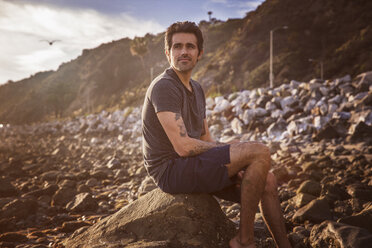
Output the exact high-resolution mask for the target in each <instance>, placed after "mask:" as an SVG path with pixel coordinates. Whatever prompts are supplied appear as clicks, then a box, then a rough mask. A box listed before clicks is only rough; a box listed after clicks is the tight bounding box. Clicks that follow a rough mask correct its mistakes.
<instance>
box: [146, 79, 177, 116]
mask: <svg viewBox="0 0 372 248" xmlns="http://www.w3.org/2000/svg"><path fill="white" fill-rule="evenodd" d="M150 100H151V102H152V105H153V106H154V109H155V113H158V112H162V111H169V112H173V113H181V107H182V93H181V91H180V90H179V89H178V88H177V87H176V86H175V85H174V84H173V83H172V82H171V81H169V80H160V81H159V82H157V83H156V84H155V85H154V87H153V89H152V92H151V96H150Z"/></svg>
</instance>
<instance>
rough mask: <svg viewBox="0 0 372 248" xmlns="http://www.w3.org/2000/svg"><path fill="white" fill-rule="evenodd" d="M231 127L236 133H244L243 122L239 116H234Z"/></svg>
mask: <svg viewBox="0 0 372 248" xmlns="http://www.w3.org/2000/svg"><path fill="white" fill-rule="evenodd" d="M231 129H232V130H233V131H234V133H236V134H242V133H243V123H242V122H241V121H240V120H239V119H238V118H234V119H233V120H232V121H231Z"/></svg>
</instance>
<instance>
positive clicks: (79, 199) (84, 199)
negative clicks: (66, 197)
mask: <svg viewBox="0 0 372 248" xmlns="http://www.w3.org/2000/svg"><path fill="white" fill-rule="evenodd" d="M97 208H98V204H97V201H96V200H95V199H93V198H92V195H91V194H90V193H80V194H78V195H76V196H75V197H74V199H73V200H72V201H71V202H69V203H68V204H67V205H66V209H67V210H68V211H72V212H86V211H96V210H97Z"/></svg>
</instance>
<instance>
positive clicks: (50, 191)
mask: <svg viewBox="0 0 372 248" xmlns="http://www.w3.org/2000/svg"><path fill="white" fill-rule="evenodd" d="M57 190H58V186H57V185H56V184H51V185H49V186H47V187H46V188H44V189H37V190H33V191H30V192H27V193H26V194H24V195H23V196H35V197H40V196H42V195H49V196H52V195H53V194H54V193H55V192H56V191H57Z"/></svg>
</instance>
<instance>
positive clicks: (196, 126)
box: [142, 68, 205, 183]
mask: <svg viewBox="0 0 372 248" xmlns="http://www.w3.org/2000/svg"><path fill="white" fill-rule="evenodd" d="M190 83H191V86H192V92H190V91H189V90H188V89H187V88H186V87H185V86H184V84H183V83H182V82H181V80H180V79H179V78H178V76H177V74H176V73H175V72H174V71H173V69H172V68H168V69H167V70H165V71H164V72H163V73H162V74H160V75H159V76H158V77H157V78H155V79H154V80H153V81H152V82H151V84H150V86H149V88H148V89H147V92H146V97H145V101H144V104H143V109H142V142H143V143H142V149H143V156H144V162H145V167H146V169H147V171H148V173H149V174H150V176H151V177H153V179H154V181H155V182H156V183H158V182H159V179H160V177H161V176H162V175H163V173H164V171H165V169H166V167H167V166H168V163H169V161H170V160H172V159H175V158H179V155H178V154H177V153H176V152H175V150H174V148H173V146H172V143H171V142H170V140H169V139H168V136H167V135H166V133H165V131H164V129H163V127H162V126H161V124H160V122H159V119H158V117H157V115H156V113H158V112H163V111H169V112H173V113H179V114H181V116H182V119H183V121H184V123H185V126H186V130H187V134H188V135H189V136H190V137H192V138H196V139H199V138H200V137H201V136H202V135H203V134H204V133H205V129H204V122H203V120H204V118H205V96H204V92H203V89H202V88H201V86H200V84H199V83H197V82H196V81H194V80H192V79H191V80H190Z"/></svg>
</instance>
